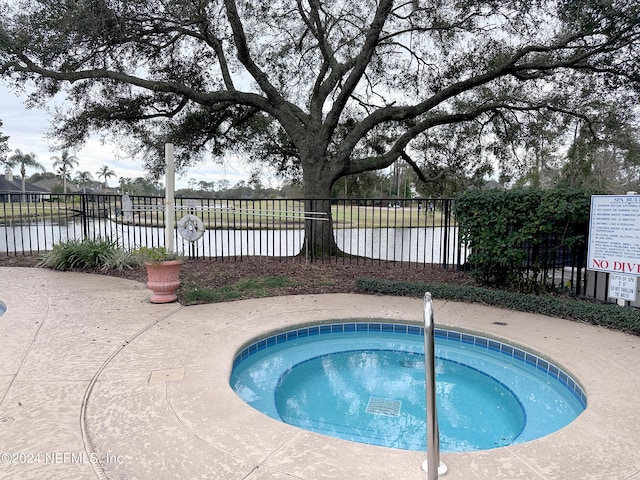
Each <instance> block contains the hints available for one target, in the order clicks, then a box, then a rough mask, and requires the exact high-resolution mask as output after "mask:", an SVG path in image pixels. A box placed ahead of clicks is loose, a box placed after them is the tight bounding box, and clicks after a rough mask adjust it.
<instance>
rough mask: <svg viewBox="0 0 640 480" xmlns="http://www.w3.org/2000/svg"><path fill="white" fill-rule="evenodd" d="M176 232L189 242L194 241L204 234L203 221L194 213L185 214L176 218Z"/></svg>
mask: <svg viewBox="0 0 640 480" xmlns="http://www.w3.org/2000/svg"><path fill="white" fill-rule="evenodd" d="M178 234H179V235H180V236H181V237H182V238H184V239H185V240H187V241H189V242H195V241H196V240H198V239H199V238H200V237H201V236H202V235H203V234H204V223H202V220H200V218H199V217H196V216H195V215H191V214H188V215H185V216H184V217H182V218H181V219H180V220H178Z"/></svg>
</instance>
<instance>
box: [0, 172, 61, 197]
mask: <svg viewBox="0 0 640 480" xmlns="http://www.w3.org/2000/svg"><path fill="white" fill-rule="evenodd" d="M0 192H1V193H22V179H20V178H17V179H15V178H14V180H8V179H7V178H6V176H5V175H0ZM25 193H51V190H48V189H46V188H43V187H40V186H38V185H34V184H32V183H28V182H25Z"/></svg>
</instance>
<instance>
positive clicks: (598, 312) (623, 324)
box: [355, 278, 640, 335]
mask: <svg viewBox="0 0 640 480" xmlns="http://www.w3.org/2000/svg"><path fill="white" fill-rule="evenodd" d="M355 286H356V291H358V292H361V293H375V294H383V295H398V296H406V297H419V298H421V297H423V296H424V294H425V292H430V293H431V295H432V297H433V298H434V299H435V298H438V299H442V300H454V301H458V302H469V303H481V304H483V305H490V306H495V307H502V308H508V309H511V310H515V311H518V312H529V313H539V314H541V315H547V316H550V317H558V318H565V319H569V320H575V321H577V322H584V323H590V324H593V325H600V326H603V327H607V328H611V329H615V330H619V331H622V332H626V333H632V334H634V335H640V311H638V310H637V309H635V308H622V307H620V306H618V305H614V304H601V303H592V302H588V301H585V300H575V299H568V298H563V297H554V296H551V295H532V294H525V293H516V292H508V291H501V290H492V289H488V288H482V287H473V286H465V285H452V284H447V283H423V282H396V281H391V280H379V279H371V278H359V279H357V280H356V283H355Z"/></svg>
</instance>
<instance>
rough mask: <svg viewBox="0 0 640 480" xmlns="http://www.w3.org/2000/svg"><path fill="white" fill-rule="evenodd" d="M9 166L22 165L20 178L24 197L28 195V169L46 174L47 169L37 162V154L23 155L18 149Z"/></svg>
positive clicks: (9, 160)
mask: <svg viewBox="0 0 640 480" xmlns="http://www.w3.org/2000/svg"><path fill="white" fill-rule="evenodd" d="M5 163H7V165H8V166H10V167H14V166H18V165H20V177H21V178H22V196H23V197H24V196H25V195H26V191H27V188H26V177H27V167H32V168H37V169H38V170H41V171H43V172H45V171H46V170H45V168H44V167H43V166H42V165H41V164H40V163H38V161H37V160H36V154H35V153H22V152H21V151H20V149H19V148H17V149H16V151H15V153H14V154H13V155H11V156H10V157H9V159H8V162H5Z"/></svg>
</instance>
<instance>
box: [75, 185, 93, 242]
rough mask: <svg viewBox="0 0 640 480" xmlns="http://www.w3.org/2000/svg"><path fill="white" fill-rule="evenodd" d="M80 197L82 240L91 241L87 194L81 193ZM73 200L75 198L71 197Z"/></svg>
mask: <svg viewBox="0 0 640 480" xmlns="http://www.w3.org/2000/svg"><path fill="white" fill-rule="evenodd" d="M78 195H80V215H81V217H82V238H83V239H84V240H88V239H89V212H88V208H89V207H88V205H87V194H86V193H79V194H78ZM71 198H73V197H71Z"/></svg>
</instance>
